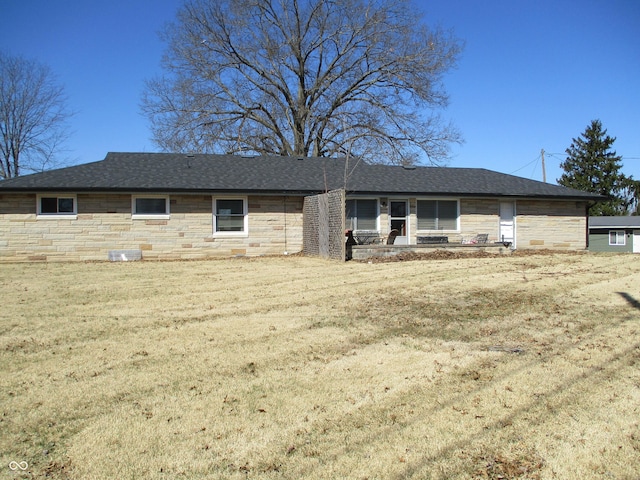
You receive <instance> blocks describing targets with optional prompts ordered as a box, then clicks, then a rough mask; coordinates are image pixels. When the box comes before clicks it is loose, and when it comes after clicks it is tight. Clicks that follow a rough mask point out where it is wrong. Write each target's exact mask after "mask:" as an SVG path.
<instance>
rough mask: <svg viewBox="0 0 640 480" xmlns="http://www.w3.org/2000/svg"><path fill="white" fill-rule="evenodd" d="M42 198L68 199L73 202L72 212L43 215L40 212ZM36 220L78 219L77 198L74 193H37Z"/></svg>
mask: <svg viewBox="0 0 640 480" xmlns="http://www.w3.org/2000/svg"><path fill="white" fill-rule="evenodd" d="M43 198H55V199H56V200H59V199H61V198H70V199H72V200H73V212H56V213H43V212H42V199H43ZM36 218H48V219H62V218H64V219H67V220H69V219H72V220H75V219H77V218H78V196H77V195H76V194H75V193H39V194H37V195H36Z"/></svg>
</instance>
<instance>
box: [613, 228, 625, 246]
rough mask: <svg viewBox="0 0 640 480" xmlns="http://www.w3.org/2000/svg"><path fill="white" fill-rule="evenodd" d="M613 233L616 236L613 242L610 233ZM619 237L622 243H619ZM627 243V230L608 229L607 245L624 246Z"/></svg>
mask: <svg viewBox="0 0 640 480" xmlns="http://www.w3.org/2000/svg"><path fill="white" fill-rule="evenodd" d="M612 233H614V234H615V236H616V241H615V243H612V242H611V234H612ZM620 239H622V243H620ZM626 244H627V232H626V231H625V230H609V245H611V246H615V247H624V246H625V245H626Z"/></svg>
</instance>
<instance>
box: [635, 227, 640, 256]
mask: <svg viewBox="0 0 640 480" xmlns="http://www.w3.org/2000/svg"><path fill="white" fill-rule="evenodd" d="M633 253H640V230H634V231H633Z"/></svg>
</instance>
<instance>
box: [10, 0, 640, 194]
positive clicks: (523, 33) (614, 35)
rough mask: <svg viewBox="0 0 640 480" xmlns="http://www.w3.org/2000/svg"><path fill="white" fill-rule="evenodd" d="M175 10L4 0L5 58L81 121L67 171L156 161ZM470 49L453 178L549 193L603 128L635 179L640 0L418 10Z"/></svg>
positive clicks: (165, 1) (457, 97) (457, 82)
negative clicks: (48, 83)
mask: <svg viewBox="0 0 640 480" xmlns="http://www.w3.org/2000/svg"><path fill="white" fill-rule="evenodd" d="M181 3H182V1H181V0H0V18H2V19H3V22H2V24H3V26H2V28H1V29H0V49H2V50H3V51H5V52H6V53H8V54H10V55H23V56H25V57H28V58H31V59H35V60H37V61H39V62H41V63H44V64H47V65H48V66H49V67H51V69H52V70H53V72H54V73H55V74H56V75H57V78H58V81H59V83H61V84H62V85H64V87H65V89H66V93H67V95H68V98H69V102H68V105H69V107H70V109H72V110H74V111H76V112H77V114H76V115H75V117H74V118H73V121H72V124H71V129H72V131H73V133H72V136H71V137H70V139H69V141H68V142H67V146H68V148H69V152H68V157H69V161H70V163H85V162H91V161H96V160H101V159H103V158H104V156H105V155H106V153H107V152H109V151H114V152H116V151H120V152H124V151H127V152H153V151H156V150H157V149H156V147H155V146H154V144H153V142H152V141H151V138H150V137H151V134H150V131H149V128H148V122H147V120H146V118H144V117H143V116H142V115H141V114H140V108H139V104H140V97H141V93H142V91H143V89H144V80H145V79H148V78H151V77H153V76H155V75H157V74H159V73H161V69H160V57H161V55H162V52H163V50H164V44H163V43H162V42H160V40H159V38H158V31H159V30H160V29H161V28H162V27H163V25H164V24H165V23H166V22H168V21H172V20H173V19H174V18H175V13H176V11H177V10H178V8H179V6H180V5H181ZM416 5H419V6H420V8H422V9H423V10H424V11H425V12H426V21H427V23H428V24H430V25H440V26H442V27H444V28H447V29H449V28H450V29H452V30H453V31H454V33H455V35H456V36H457V37H458V38H460V39H461V40H463V41H464V42H465V49H464V51H463V54H462V56H461V58H460V61H459V65H458V68H457V69H455V70H454V71H452V72H450V73H449V74H448V75H447V76H446V78H445V85H446V88H447V90H448V92H449V94H450V101H451V103H450V106H449V108H448V109H447V110H445V111H444V112H443V115H444V116H445V118H447V119H450V120H451V121H453V123H454V124H456V125H457V127H458V128H459V129H460V130H461V132H462V134H463V136H464V138H465V143H464V144H463V145H462V146H454V148H453V152H452V153H453V156H452V158H451V160H450V162H449V166H452V167H478V168H488V169H492V170H497V171H500V172H504V173H509V174H515V175H519V176H522V177H526V178H532V179H536V180H542V165H541V150H542V149H544V150H545V152H546V153H545V164H546V176H547V181H548V182H551V183H554V182H555V181H556V179H557V178H558V177H559V176H560V175H561V173H562V172H561V170H560V168H559V164H560V162H561V161H562V160H564V158H565V154H564V151H565V149H566V148H567V147H569V145H570V144H571V141H572V138H576V137H578V136H579V135H580V134H581V133H582V132H583V131H584V130H585V128H586V127H587V126H588V125H589V123H590V122H591V120H593V119H600V120H601V121H602V123H603V126H604V128H606V129H607V130H608V133H609V135H611V136H614V137H617V140H616V142H615V143H614V149H615V150H616V151H617V153H618V154H619V155H622V156H623V172H624V173H626V174H627V175H633V176H634V178H636V179H640V0H422V1H420V0H416Z"/></svg>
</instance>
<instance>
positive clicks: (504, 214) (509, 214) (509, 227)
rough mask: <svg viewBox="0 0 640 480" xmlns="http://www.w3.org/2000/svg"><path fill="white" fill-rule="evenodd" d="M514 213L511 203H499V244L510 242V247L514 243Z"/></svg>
mask: <svg viewBox="0 0 640 480" xmlns="http://www.w3.org/2000/svg"><path fill="white" fill-rule="evenodd" d="M514 213H515V206H514V204H513V202H500V233H499V237H498V238H499V239H500V241H501V242H511V244H512V245H513V244H514V242H515V236H514V233H515V225H514V223H515V222H514V221H513V218H514ZM513 246H515V245H513Z"/></svg>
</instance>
